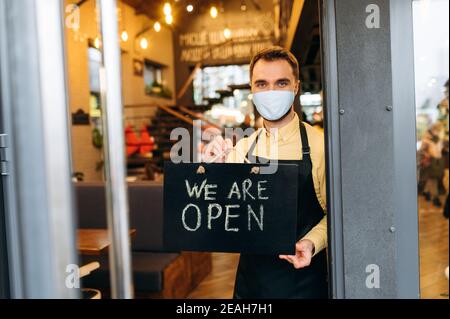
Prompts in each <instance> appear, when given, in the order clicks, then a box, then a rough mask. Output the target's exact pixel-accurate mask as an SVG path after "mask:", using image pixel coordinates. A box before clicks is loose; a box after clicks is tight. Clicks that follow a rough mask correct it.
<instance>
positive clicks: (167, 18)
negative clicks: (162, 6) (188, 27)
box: [165, 15, 173, 24]
mask: <svg viewBox="0 0 450 319" xmlns="http://www.w3.org/2000/svg"><path fill="white" fill-rule="evenodd" d="M165 20H166V23H167V24H172V22H173V17H172V16H171V15H167V16H166V19H165Z"/></svg>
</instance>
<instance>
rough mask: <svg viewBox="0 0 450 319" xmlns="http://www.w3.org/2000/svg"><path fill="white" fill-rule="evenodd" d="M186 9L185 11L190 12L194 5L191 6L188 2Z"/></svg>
mask: <svg viewBox="0 0 450 319" xmlns="http://www.w3.org/2000/svg"><path fill="white" fill-rule="evenodd" d="M186 11H187V12H192V11H194V6H193V5H192V4H188V5H187V6H186Z"/></svg>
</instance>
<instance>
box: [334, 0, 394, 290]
mask: <svg viewBox="0 0 450 319" xmlns="http://www.w3.org/2000/svg"><path fill="white" fill-rule="evenodd" d="M335 3H336V28H337V33H336V34H337V52H338V54H337V58H338V81H339V88H338V91H339V108H340V110H344V112H345V113H344V114H342V115H341V119H340V138H341V140H340V143H341V163H342V164H341V173H342V198H343V206H342V209H343V240H344V253H345V259H346V261H345V268H344V269H345V270H344V271H345V291H346V297H347V298H376V297H394V296H395V287H396V278H395V272H394V271H393V269H394V267H395V237H394V236H393V234H392V233H391V232H390V231H389V228H390V227H391V226H392V225H393V224H394V212H393V208H394V198H393V191H394V189H393V180H392V176H393V173H394V172H393V160H394V158H393V116H392V112H389V111H387V109H386V107H387V106H388V105H392V82H391V79H392V76H391V68H390V60H391V56H390V21H389V1H387V0H383V1H361V0H353V1H350V0H346V1H336V2H335ZM370 4H376V5H378V6H379V8H380V28H379V29H375V28H373V29H369V28H367V27H366V23H365V22H366V18H367V16H368V15H369V13H367V12H366V7H367V6H368V5H370ZM370 264H375V265H378V266H379V267H380V287H379V288H371V289H369V288H367V287H366V277H367V276H368V275H369V273H366V267H367V266H368V265H370Z"/></svg>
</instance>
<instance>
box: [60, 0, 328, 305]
mask: <svg viewBox="0 0 450 319" xmlns="http://www.w3.org/2000/svg"><path fill="white" fill-rule="evenodd" d="M66 4H67V5H70V4H75V5H76V7H75V8H77V10H79V13H80V19H79V28H73V27H72V25H71V24H70V22H73V21H71V20H70V19H69V20H68V21H69V24H68V25H67V23H66V28H65V36H66V54H67V66H68V87H69V104H70V111H71V113H72V126H71V134H72V156H73V179H74V181H76V182H75V190H76V195H77V197H76V200H77V212H78V222H79V224H78V227H79V228H80V230H79V236H80V238H81V236H83V238H85V237H87V240H88V243H89V241H90V240H94V241H95V240H97V239H99V238H97V236H98V235H101V234H102V233H101V229H105V228H106V226H107V220H106V204H105V184H104V179H105V176H104V169H103V167H104V166H103V147H102V142H103V139H102V114H101V113H102V105H101V94H100V91H101V88H100V81H99V78H100V75H99V72H100V71H99V70H100V68H101V65H102V52H101V50H102V40H101V35H100V33H101V32H100V30H99V23H98V21H97V16H98V14H97V7H96V1H94V0H86V1H78V2H76V1H66ZM297 5H298V4H296V6H297ZM293 6H294V1H275V2H274V1H272V0H263V1H240V0H227V1H182V0H180V1H158V0H152V1H141V0H124V1H119V2H117V16H118V26H119V37H120V51H121V52H120V53H121V56H120V57H121V70H122V71H121V72H122V99H123V122H124V140H125V148H126V179H127V182H128V196H129V220H130V227H131V229H132V230H131V231H130V238H131V249H132V252H131V257H132V258H131V261H132V267H133V282H134V292H135V297H137V298H185V297H190V298H231V296H232V291H233V285H234V275H235V271H236V267H237V262H238V258H239V255H238V254H225V253H223V254H221V253H208V252H182V253H164V252H158V251H159V250H161V249H162V229H163V224H162V223H163V207H162V204H163V203H162V201H163V194H162V192H163V177H164V162H165V161H168V160H170V155H171V149H172V146H173V145H174V144H175V143H176V142H177V140H171V138H170V134H171V131H172V130H173V129H175V128H180V127H181V128H186V129H187V130H188V131H189V132H190V133H192V132H193V130H195V128H196V126H195V125H197V124H196V123H199V121H201V123H202V124H200V129H201V130H202V131H204V130H206V129H208V128H216V129H218V130H223V129H224V128H227V127H229V128H239V127H240V128H244V129H245V128H248V127H258V125H259V127H260V126H261V121H262V119H261V118H260V117H259V115H257V114H256V112H255V109H254V107H253V105H252V103H251V93H250V86H249V60H250V59H251V57H252V55H253V54H255V53H256V52H258V51H259V50H261V49H263V48H266V47H269V46H272V45H276V44H282V43H284V44H286V45H287V46H290V47H291V48H295V50H294V49H293V52H294V54H295V55H296V56H297V57H302V58H301V59H299V61H300V69H301V81H302V91H303V92H304V93H303V94H302V95H301V101H302V105H303V109H302V111H303V114H304V120H305V121H308V122H309V123H311V124H312V125H314V126H316V127H317V129H319V130H322V122H323V120H322V106H321V95H320V94H321V92H320V91H321V81H320V78H321V69H320V34H319V15H318V5H317V3H316V1H306V2H305V3H304V4H303V8H302V10H301V12H302V13H301V16H299V15H298V14H293V12H295V11H298V10H296V9H297V8H294V7H293ZM69 18H70V17H69ZM76 22H77V21H76ZM300 30H302V31H300ZM199 151H201V150H199ZM96 238H97V239H96ZM105 248H106V247H105ZM102 251H103V249H102ZM80 257H81V260H82V264H83V265H88V267H92V268H93V270H92V271H90V274H89V275H87V276H85V277H83V280H82V282H83V286H85V287H89V288H92V289H94V290H95V291H98V292H99V293H98V295H101V296H102V298H107V297H108V296H110V291H109V288H110V274H109V261H108V254H107V253H100V254H97V253H95V254H94V253H92V252H91V251H89V249H87V250H86V251H84V250H81V256H80ZM94 268H95V270H94Z"/></svg>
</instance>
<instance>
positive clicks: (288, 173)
mask: <svg viewBox="0 0 450 319" xmlns="http://www.w3.org/2000/svg"><path fill="white" fill-rule="evenodd" d="M261 166H262V165H258V164H256V165H255V164H218V163H212V164H204V163H201V164H200V163H192V164H184V163H182V164H174V163H172V162H166V163H165V168H164V247H165V249H166V250H168V251H181V250H184V251H215V252H240V253H254V254H294V253H295V242H296V229H297V226H296V225H297V197H298V196H297V195H298V193H297V189H298V166H297V165H296V164H278V169H277V171H276V173H274V174H261V173H260V172H258V171H259V169H260V168H261Z"/></svg>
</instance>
